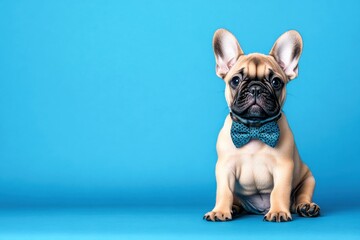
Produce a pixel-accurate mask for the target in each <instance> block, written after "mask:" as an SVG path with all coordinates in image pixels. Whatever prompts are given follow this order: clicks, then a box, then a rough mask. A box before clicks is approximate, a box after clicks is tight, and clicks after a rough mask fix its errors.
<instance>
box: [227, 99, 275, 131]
mask: <svg viewBox="0 0 360 240" xmlns="http://www.w3.org/2000/svg"><path fill="white" fill-rule="evenodd" d="M280 114H281V111H280V108H279V109H278V110H277V111H268V109H266V110H265V109H264V108H263V107H262V106H261V105H259V104H257V103H254V104H252V105H250V106H249V107H248V108H247V109H246V110H245V111H242V112H240V111H239V110H238V108H236V107H234V106H233V107H231V114H230V116H231V118H232V120H233V121H235V122H242V123H244V124H247V125H254V126H260V125H262V124H263V123H266V122H269V121H272V120H274V119H278V118H279V116H280Z"/></svg>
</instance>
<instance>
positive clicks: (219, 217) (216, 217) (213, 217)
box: [203, 211, 232, 222]
mask: <svg viewBox="0 0 360 240" xmlns="http://www.w3.org/2000/svg"><path fill="white" fill-rule="evenodd" d="M203 219H205V220H207V221H213V222H215V221H216V222H217V221H219V222H224V221H230V220H231V219H232V215H231V212H225V211H211V212H208V213H206V214H205V215H204V217H203Z"/></svg>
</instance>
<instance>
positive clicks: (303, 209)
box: [296, 203, 320, 217]
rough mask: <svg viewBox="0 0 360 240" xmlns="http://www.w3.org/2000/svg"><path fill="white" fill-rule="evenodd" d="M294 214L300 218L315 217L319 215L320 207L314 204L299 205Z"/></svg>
mask: <svg viewBox="0 0 360 240" xmlns="http://www.w3.org/2000/svg"><path fill="white" fill-rule="evenodd" d="M296 212H297V214H299V215H300V216H301V217H317V216H319V215H320V207H319V206H318V205H317V204H316V203H300V204H298V205H297V207H296Z"/></svg>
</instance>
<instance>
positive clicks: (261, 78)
mask: <svg viewBox="0 0 360 240" xmlns="http://www.w3.org/2000/svg"><path fill="white" fill-rule="evenodd" d="M213 48H214V53H215V59H216V74H217V75H218V76H219V77H221V78H222V79H224V81H225V84H226V88H225V97H226V101H227V104H228V106H229V108H230V111H231V112H232V114H233V115H235V116H236V117H235V116H233V115H232V117H233V119H234V120H239V119H245V120H246V121H251V122H255V123H256V122H261V121H266V120H267V119H271V118H274V117H276V116H278V115H279V114H280V111H281V108H282V105H283V104H284V101H285V95H286V90H285V85H286V84H287V83H288V82H289V81H290V80H291V79H294V78H295V77H296V76H297V75H298V61H299V58H300V55H301V51H302V39H301V36H300V34H299V33H298V32H296V31H288V32H285V33H284V34H283V35H281V36H280V37H279V38H278V40H277V41H276V42H275V44H274V46H273V47H272V49H271V51H270V53H269V55H263V54H259V53H252V54H247V55H245V54H244V52H243V51H242V49H241V47H240V45H239V43H238V41H237V40H236V38H235V37H234V35H232V34H231V33H230V32H228V31H227V30H225V29H219V30H217V31H216V32H215V34H214V39H213Z"/></svg>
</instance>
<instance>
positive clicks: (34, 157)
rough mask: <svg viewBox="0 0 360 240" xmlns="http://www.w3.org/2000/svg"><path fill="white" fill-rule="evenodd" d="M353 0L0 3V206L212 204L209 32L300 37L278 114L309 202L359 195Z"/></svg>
mask: <svg viewBox="0 0 360 240" xmlns="http://www.w3.org/2000/svg"><path fill="white" fill-rule="evenodd" d="M359 10H360V9H359V2H357V1H301V2H299V1H293V2H290V1H218V2H216V1H177V2H167V1H160V0H158V1H126V2H125V1H70V0H68V1H0V204H1V205H2V206H40V205H41V206H43V205H45V206H46V205H56V206H58V205H66V206H67V205H69V206H70V205H144V204H145V205H200V204H202V206H204V212H205V211H207V210H209V208H210V207H212V204H213V202H214V200H215V198H214V194H215V177H214V166H215V162H216V151H215V143H216V138H217V134H218V132H219V130H220V128H221V127H222V124H223V120H224V118H225V116H226V114H227V113H228V110H227V107H226V103H225V99H224V93H223V92H224V84H223V82H222V80H221V79H219V78H217V76H216V75H215V61H214V56H213V52H212V46H211V41H212V36H213V33H214V32H215V30H216V29H218V28H223V27H224V28H227V29H229V30H230V31H232V32H233V33H234V34H235V35H236V37H237V38H238V40H239V41H240V43H241V46H242V48H243V50H244V51H245V52H246V53H251V52H261V53H268V52H269V50H270V48H271V47H272V45H273V43H274V42H275V40H276V39H277V37H279V36H280V35H281V34H282V33H283V32H285V31H287V30H290V29H296V30H298V31H299V32H300V33H301V35H302V37H303V40H304V51H303V55H302V57H301V60H300V64H299V77H298V78H297V79H295V80H294V81H293V82H291V83H290V84H289V85H288V88H287V89H288V97H287V102H286V105H285V112H286V114H287V117H288V120H289V122H290V125H291V127H292V130H293V131H294V134H295V138H296V141H297V145H298V147H299V150H300V153H301V156H302V158H303V160H304V161H305V162H306V163H307V164H308V165H309V166H310V168H311V169H312V171H313V173H314V175H315V177H316V179H317V190H316V196H315V198H316V200H317V202H319V203H320V204H323V205H324V204H328V205H330V204H333V203H343V204H348V203H357V202H356V201H357V200H356V198H358V197H359V196H360V190H359V183H360V174H359V167H360V162H359V160H360V158H359V150H358V149H359V144H360V141H359V134H360V128H359V124H358V122H359V119H360V107H359V103H360V94H359V88H360V79H359V76H358V72H357V71H358V70H359V60H358V55H359V53H360V52H359V50H360V49H359V46H360V44H359V43H360V28H359V24H360V15H359Z"/></svg>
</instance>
